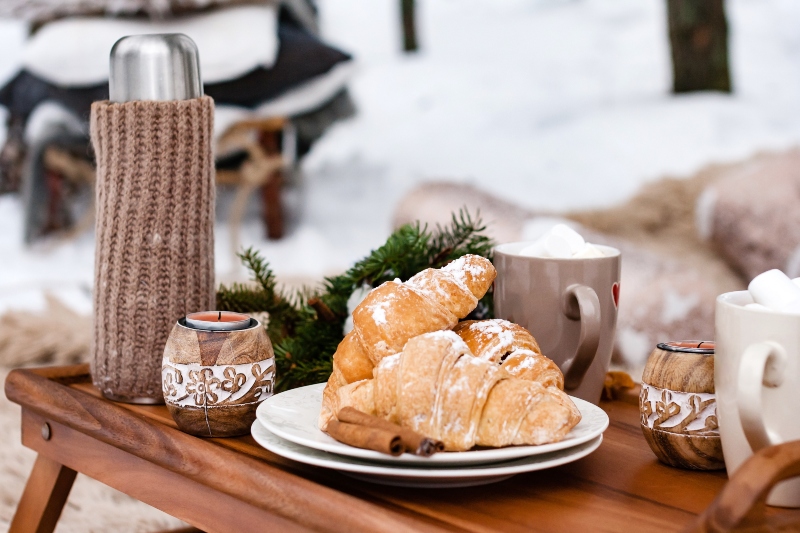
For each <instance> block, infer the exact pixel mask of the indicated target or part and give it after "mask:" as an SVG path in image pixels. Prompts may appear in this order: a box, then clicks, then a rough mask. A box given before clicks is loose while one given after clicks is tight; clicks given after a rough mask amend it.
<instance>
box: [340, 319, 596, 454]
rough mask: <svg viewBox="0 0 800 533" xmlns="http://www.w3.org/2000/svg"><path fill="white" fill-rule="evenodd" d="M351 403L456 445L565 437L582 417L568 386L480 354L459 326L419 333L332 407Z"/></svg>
mask: <svg viewBox="0 0 800 533" xmlns="http://www.w3.org/2000/svg"><path fill="white" fill-rule="evenodd" d="M347 406H350V407H354V408H355V409H358V410H360V411H363V412H366V413H369V414H373V415H376V416H379V417H381V418H384V419H386V420H389V421H392V422H395V423H397V424H400V425H401V426H404V427H408V428H411V429H413V430H414V431H417V432H419V433H421V434H423V435H426V436H428V437H430V438H433V439H438V440H441V441H442V442H443V443H444V445H445V449H446V450H450V451H464V450H469V449H470V448H472V447H473V446H476V445H478V446H494V447H497V446H509V445H513V444H545V443H550V442H557V441H559V440H561V439H563V438H564V437H565V436H566V434H567V433H568V432H569V431H570V430H571V429H572V428H573V427H574V426H575V425H576V424H577V423H578V422H579V421H580V419H581V415H580V412H579V411H578V409H577V408H576V407H575V405H574V404H573V403H572V401H571V400H570V399H569V397H568V396H567V395H566V394H565V393H564V392H562V391H561V390H559V389H557V388H555V387H544V386H542V384H541V383H538V382H536V381H530V380H526V379H520V378H517V377H514V376H512V375H510V374H509V373H508V372H506V371H505V370H504V369H503V368H502V367H501V366H500V365H497V364H495V363H493V362H491V361H488V360H485V359H480V358H478V357H474V356H473V355H472V353H470V350H469V348H468V347H467V345H466V344H465V343H464V341H463V340H461V338H460V337H459V336H458V335H456V334H455V333H453V332H452V331H436V332H433V333H426V334H423V335H420V336H418V337H415V338H413V339H411V340H410V341H408V343H407V344H406V346H405V349H404V350H403V351H402V352H401V353H399V354H396V355H393V356H390V357H386V358H384V359H383V360H382V361H381V362H380V364H379V365H378V366H377V367H376V368H375V378H374V379H366V380H362V381H358V382H356V383H351V384H349V385H346V386H344V387H342V388H341V389H339V390H338V391H337V394H336V401H335V402H334V405H332V406H331V407H332V408H333V409H335V411H336V412H338V410H339V409H341V408H343V407H347Z"/></svg>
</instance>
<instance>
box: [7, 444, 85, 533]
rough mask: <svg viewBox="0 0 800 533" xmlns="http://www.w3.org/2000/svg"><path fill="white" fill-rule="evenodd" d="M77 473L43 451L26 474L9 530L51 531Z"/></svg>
mask: <svg viewBox="0 0 800 533" xmlns="http://www.w3.org/2000/svg"><path fill="white" fill-rule="evenodd" d="M77 474H78V473H77V472H75V470H72V469H71V468H67V467H66V466H64V465H62V464H59V463H57V462H55V461H53V460H52V459H48V458H47V457H45V456H43V455H41V454H40V455H39V456H38V457H37V458H36V462H35V463H34V465H33V470H31V475H30V476H29V477H28V483H27V484H26V485H25V491H24V492H23V493H22V498H21V499H20V501H19V505H17V512H16V513H15V514H14V519H13V520H12V521H11V527H10V528H9V530H8V532H9V533H28V532H31V533H52V532H53V530H54V529H55V528H56V523H57V522H58V519H59V517H60V516H61V510H62V509H63V508H64V504H65V503H67V497H68V496H69V491H70V489H72V484H73V483H74V482H75V476H76V475H77Z"/></svg>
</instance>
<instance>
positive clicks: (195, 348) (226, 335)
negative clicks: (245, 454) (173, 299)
mask: <svg viewBox="0 0 800 533" xmlns="http://www.w3.org/2000/svg"><path fill="white" fill-rule="evenodd" d="M217 317H219V320H217ZM242 317H244V318H242ZM187 319H188V320H187ZM214 322H216V323H217V324H214ZM226 322H227V324H225V323H226ZM225 327H228V328H239V329H220V328H225ZM161 378H162V379H161V383H162V389H163V392H164V401H165V402H166V404H167V408H168V409H169V412H170V414H171V415H172V418H173V419H174V420H175V422H176V423H177V424H178V427H179V428H180V429H181V430H182V431H185V432H186V433H190V434H192V435H197V436H199V437H232V436H236V435H246V434H248V433H250V426H251V425H252V424H253V421H254V420H255V419H256V408H257V407H258V404H259V403H261V402H262V401H264V400H266V399H267V398H269V397H270V396H272V388H273V384H274V381H275V355H274V353H273V351H272V343H271V342H270V340H269V337H267V333H266V331H265V330H264V327H263V326H262V325H261V323H260V322H259V321H258V320H256V319H254V318H250V317H248V316H247V315H240V314H238V313H225V312H224V311H223V312H222V313H220V312H218V311H210V312H206V313H194V314H192V315H188V316H187V317H184V318H181V319H180V320H178V322H177V323H176V324H175V326H174V327H173V328H172V332H171V333H170V335H169V338H168V339H167V344H166V346H165V347H164V359H163V362H162V366H161Z"/></svg>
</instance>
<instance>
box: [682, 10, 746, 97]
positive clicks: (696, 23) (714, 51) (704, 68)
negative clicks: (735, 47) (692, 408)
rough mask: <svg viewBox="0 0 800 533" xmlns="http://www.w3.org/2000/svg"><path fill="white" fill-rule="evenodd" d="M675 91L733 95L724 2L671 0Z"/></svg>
mask: <svg viewBox="0 0 800 533" xmlns="http://www.w3.org/2000/svg"><path fill="white" fill-rule="evenodd" d="M667 16H668V18H669V41H670V45H671V47H672V91H673V92H675V93H684V92H689V91H724V92H731V77H730V71H729V70H728V24H727V21H726V20H725V5H724V3H723V0H667Z"/></svg>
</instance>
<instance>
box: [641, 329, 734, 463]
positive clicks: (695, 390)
mask: <svg viewBox="0 0 800 533" xmlns="http://www.w3.org/2000/svg"><path fill="white" fill-rule="evenodd" d="M639 410H640V413H641V424H642V433H644V438H645V439H646V440H647V444H649V445H650V449H652V450H653V453H655V454H656V457H658V459H659V460H660V461H661V462H662V463H666V464H668V465H670V466H675V467H678V468H691V469H695V470H718V469H721V468H725V461H724V458H723V456H722V442H721V440H720V437H719V429H718V424H717V405H716V397H715V396H714V343H713V342H701V341H682V342H667V343H662V344H659V345H658V346H657V348H656V349H655V350H654V351H653V353H652V354H650V358H649V359H648V360H647V365H646V366H645V369H644V373H643V374H642V392H641V395H640V396H639Z"/></svg>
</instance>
